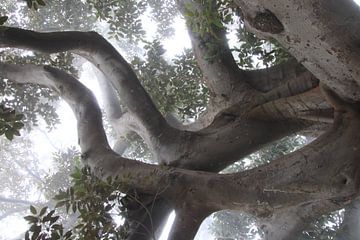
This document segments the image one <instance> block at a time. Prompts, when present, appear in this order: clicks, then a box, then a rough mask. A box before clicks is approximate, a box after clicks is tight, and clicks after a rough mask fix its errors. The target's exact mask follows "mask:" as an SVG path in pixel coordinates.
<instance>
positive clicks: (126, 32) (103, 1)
mask: <svg viewBox="0 0 360 240" xmlns="http://www.w3.org/2000/svg"><path fill="white" fill-rule="evenodd" d="M87 3H88V4H89V5H90V6H91V7H92V8H93V9H94V11H95V14H96V17H97V18H98V19H100V20H103V21H106V22H107V23H108V24H109V36H110V37H113V38H115V39H116V40H120V39H124V38H125V39H127V40H128V41H129V42H130V43H136V42H138V41H144V39H145V38H146V36H145V34H146V31H145V29H144V26H143V24H142V17H143V16H144V15H145V13H146V14H150V17H151V18H152V19H156V22H157V24H158V35H159V36H161V37H168V36H170V35H171V34H173V32H174V31H173V29H172V28H171V22H172V21H173V19H174V17H175V16H176V14H177V8H176V4H175V1H172V0H151V1H142V0H140V1H137V0H122V1H120V0H116V1H111V0H87ZM148 10H150V11H148Z"/></svg>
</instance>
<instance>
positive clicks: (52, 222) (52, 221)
mask: <svg viewBox="0 0 360 240" xmlns="http://www.w3.org/2000/svg"><path fill="white" fill-rule="evenodd" d="M59 218H60V216H55V217H52V218H50V225H52V224H54V223H55V222H56V221H57V220H58V219H59Z"/></svg>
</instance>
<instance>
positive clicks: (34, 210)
mask: <svg viewBox="0 0 360 240" xmlns="http://www.w3.org/2000/svg"><path fill="white" fill-rule="evenodd" d="M30 212H31V213H32V214H34V215H35V214H36V213H37V212H36V208H35V207H34V206H33V205H30Z"/></svg>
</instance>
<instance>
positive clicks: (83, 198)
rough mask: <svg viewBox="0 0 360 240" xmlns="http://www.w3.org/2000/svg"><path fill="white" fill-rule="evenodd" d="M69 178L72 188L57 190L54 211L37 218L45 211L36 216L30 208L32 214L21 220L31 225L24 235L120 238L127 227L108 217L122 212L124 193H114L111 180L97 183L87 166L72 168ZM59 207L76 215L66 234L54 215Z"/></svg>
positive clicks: (115, 189)
mask: <svg viewBox="0 0 360 240" xmlns="http://www.w3.org/2000/svg"><path fill="white" fill-rule="evenodd" d="M70 176H71V180H72V186H71V187H69V188H67V189H66V190H65V191H63V190H60V191H59V193H58V194H57V195H56V196H55V197H54V200H55V201H56V202H57V203H56V205H55V209H53V210H51V211H50V212H48V214H47V215H46V216H45V217H43V218H41V217H42V216H43V215H44V214H45V212H46V211H47V208H43V209H42V210H41V211H40V213H39V214H38V215H36V214H37V211H36V209H35V208H34V207H32V206H31V207H30V210H31V212H32V215H29V216H26V217H25V219H26V220H27V221H28V222H29V223H30V224H31V226H30V228H29V230H28V231H27V233H26V234H28V235H29V236H30V233H32V235H31V236H33V235H34V234H35V235H36V236H46V237H50V238H49V239H60V238H59V237H60V236H64V239H124V238H125V237H126V228H127V225H126V224H122V225H121V224H120V223H117V222H115V221H114V218H113V217H112V216H113V215H118V216H119V214H122V212H123V211H124V206H123V204H122V198H123V197H124V194H122V193H120V192H119V191H117V189H118V186H119V184H121V183H120V182H119V181H113V180H112V179H111V178H109V179H108V180H107V181H105V182H104V181H101V180H99V179H97V178H96V177H94V176H93V175H92V174H91V172H90V169H89V168H88V167H83V168H81V169H80V168H78V167H76V168H75V169H74V171H73V172H72V174H71V175H70ZM61 207H65V210H66V213H67V214H70V212H72V213H73V214H77V223H76V225H75V226H73V227H72V228H71V229H70V230H67V232H66V233H64V232H65V230H64V228H65V227H64V226H63V225H64V224H63V222H62V221H61V220H62V219H61V218H60V215H58V214H55V213H56V209H59V208H61ZM58 213H59V212H58ZM54 214H55V215H54ZM62 234H63V235H62ZM25 236H26V235H25ZM35 239H37V238H35ZM39 239H42V238H39Z"/></svg>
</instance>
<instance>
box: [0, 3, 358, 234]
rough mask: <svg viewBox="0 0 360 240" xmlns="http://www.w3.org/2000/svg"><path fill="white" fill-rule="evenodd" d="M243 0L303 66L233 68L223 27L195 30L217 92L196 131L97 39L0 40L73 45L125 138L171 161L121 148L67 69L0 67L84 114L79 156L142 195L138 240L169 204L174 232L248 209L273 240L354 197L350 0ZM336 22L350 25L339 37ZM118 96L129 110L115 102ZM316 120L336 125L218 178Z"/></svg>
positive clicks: (252, 24) (250, 20) (254, 21)
mask: <svg viewBox="0 0 360 240" xmlns="http://www.w3.org/2000/svg"><path fill="white" fill-rule="evenodd" d="M184 3H189V4H191V7H192V8H195V9H197V10H198V11H199V12H201V11H202V9H201V6H200V5H196V3H195V2H193V1H191V2H190V1H179V4H180V7H183V6H184V5H183V4H184ZM236 3H237V4H238V6H240V7H241V11H242V12H243V15H244V17H245V21H246V24H247V26H248V27H249V28H250V29H251V30H252V31H254V32H255V33H257V34H261V35H262V36H266V37H274V38H276V39H277V40H279V42H280V43H281V44H283V45H284V46H285V47H287V48H288V50H289V51H290V53H292V54H293V55H294V57H295V58H296V59H297V60H298V62H300V63H303V64H304V66H305V67H306V68H307V70H306V69H303V68H302V67H301V65H300V64H299V63H297V62H296V61H294V60H290V61H289V62H287V63H284V64H283V65H281V66H275V67H272V68H269V69H267V70H256V71H243V70H240V69H238V68H237V66H236V65H235V62H234V59H233V58H232V56H231V53H230V51H229V49H228V47H227V45H226V41H225V38H224V32H223V31H222V30H221V29H215V30H216V31H215V33H216V34H217V36H219V39H220V40H221V41H215V40H214V39H211V38H212V36H211V35H210V34H205V35H204V36H201V35H199V34H196V33H195V32H190V35H191V39H192V43H193V47H194V50H195V53H196V57H197V60H198V63H199V65H200V68H201V70H202V71H203V73H204V76H205V80H204V81H205V83H206V84H207V85H208V86H209V87H210V89H211V91H212V96H211V97H212V102H211V105H210V106H209V111H208V113H209V114H208V115H206V114H205V115H204V118H203V119H205V120H202V122H200V124H198V125H197V126H196V124H197V123H195V125H192V126H181V125H180V124H179V123H178V122H176V121H173V120H174V119H172V118H171V117H170V118H168V119H165V118H164V117H163V116H161V114H160V113H159V111H158V110H157V109H156V107H155V105H154V104H153V103H152V101H151V99H150V97H149V96H148V94H147V93H146V92H145V90H144V89H143V87H142V86H141V84H140V83H139V81H138V79H137V77H136V75H135V73H134V72H133V71H132V69H131V68H130V66H129V65H128V63H127V62H126V61H125V60H124V59H123V58H122V57H121V55H120V54H119V53H118V52H117V51H116V50H115V49H114V48H113V47H112V46H111V45H110V44H109V43H108V42H107V41H106V40H105V39H104V38H102V37H101V36H99V35H98V34H96V33H93V32H88V33H81V32H62V33H37V32H32V31H27V30H21V29H15V28H7V27H0V47H15V48H23V49H31V50H34V51H40V52H47V53H54V52H62V51H71V52H73V53H76V54H79V55H81V56H83V57H85V58H86V59H88V60H89V61H90V62H92V63H93V64H94V65H95V66H96V67H97V68H98V69H99V70H100V71H101V72H102V73H103V74H104V76H105V78H104V80H105V81H109V82H110V83H111V84H107V85H106V86H105V87H107V89H108V90H106V91H108V92H109V93H111V94H112V95H109V98H108V100H109V103H110V104H109V105H108V106H109V109H108V111H107V112H108V113H109V117H110V118H111V121H112V124H113V125H114V126H115V129H117V132H118V136H121V135H122V134H124V133H126V132H127V131H129V130H130V131H135V132H137V133H138V134H139V135H140V136H142V137H143V138H144V140H145V141H146V142H147V143H148V145H149V147H150V148H151V150H152V152H153V155H154V156H155V158H156V160H157V161H158V162H159V163H162V164H163V165H168V166H157V165H149V164H144V163H140V162H137V161H133V160H131V159H126V158H123V157H121V156H120V155H119V154H117V153H115V152H114V151H113V150H112V149H111V148H110V146H109V144H108V142H107V139H106V135H105V132H104V129H103V126H102V119H101V111H100V109H99V107H98V105H97V103H96V100H95V98H94V96H93V94H92V93H91V92H90V91H89V90H88V89H86V88H85V87H84V86H83V85H82V84H81V83H79V82H78V81H77V79H75V78H74V77H72V76H71V75H69V74H67V73H65V72H63V71H61V70H58V69H55V68H52V67H49V66H34V65H23V66H17V65H13V64H6V63H0V74H1V75H2V76H3V77H5V78H8V79H10V80H13V81H16V82H19V83H24V82H30V83H35V84H42V85H45V86H48V87H50V88H52V89H54V90H55V91H56V92H58V93H59V95H60V96H61V97H62V98H63V99H64V100H65V101H67V102H68V103H69V105H70V106H71V108H72V109H73V111H74V114H75V116H76V118H77V121H78V134H79V144H80V147H81V151H82V160H83V161H84V163H85V164H88V165H89V166H90V167H91V168H92V170H93V172H94V174H95V175H96V176H98V177H99V178H102V179H106V178H108V177H117V179H118V180H119V181H122V182H123V184H122V185H121V186H120V189H119V190H121V191H124V192H126V191H129V190H136V192H140V193H141V194H142V195H141V197H140V198H139V199H136V201H135V202H139V201H140V202H144V203H143V204H140V206H142V208H141V209H140V211H138V212H136V211H132V212H131V214H130V215H131V216H132V217H133V219H134V220H135V221H133V222H132V224H134V225H133V229H134V231H133V232H132V234H133V235H132V239H149V238H151V237H153V235H154V234H153V233H154V232H155V231H156V230H157V229H158V228H159V227H160V226H161V225H162V223H163V219H164V217H165V216H167V214H168V213H169V211H170V210H171V209H175V210H176V211H177V213H178V217H177V219H176V223H175V226H174V228H173V229H172V233H171V238H172V239H191V238H192V237H193V236H194V235H195V233H196V230H197V228H198V226H199V225H200V223H201V221H202V219H203V218H205V217H206V216H207V215H208V214H210V213H212V212H214V211H218V210H222V209H234V210H242V211H245V212H247V213H250V214H253V215H255V216H257V217H258V218H260V219H262V220H263V222H264V226H263V227H264V229H265V230H266V233H267V237H268V239H271V240H272V239H291V237H293V236H294V235H296V234H298V233H299V232H300V231H301V230H302V229H303V228H304V227H305V226H306V225H307V224H308V223H309V222H310V220H312V219H314V218H315V217H317V216H319V215H321V214H324V213H326V212H329V211H332V210H334V209H336V208H341V207H344V206H345V205H346V204H348V203H349V202H350V201H351V200H353V199H355V198H356V197H357V196H358V192H359V182H360V175H359V174H358V172H359V170H360V169H359V167H360V163H359V162H358V156H359V155H360V148H359V145H360V138H359V134H358V133H359V132H360V113H359V106H358V103H356V102H355V101H357V100H359V99H360V93H359V92H360V91H359V86H358V83H359V76H360V73H359V71H358V68H357V66H359V61H358V60H359V59H358V55H359V54H358V52H359V46H358V40H359V32H360V31H357V30H358V28H359V25H358V24H356V21H358V19H359V13H358V12H355V11H354V9H353V8H354V5H353V4H352V3H351V2H350V0H345V1H344V2H343V3H342V4H341V6H339V4H336V3H337V1H335V0H320V1H317V2H316V3H313V2H308V1H296V0H290V1H287V0H251V1H250V0H237V1H236ZM299 9H300V10H299ZM182 11H184V9H182ZM339 24H342V25H341V26H346V27H343V28H341V34H334V32H336V31H338V30H339V29H338V25H339ZM303 29H306V31H304V30H303ZM207 41H211V42H213V43H215V44H218V45H217V46H218V47H219V48H220V49H221V50H222V51H221V53H222V55H221V56H218V60H219V61H215V62H212V63H208V62H206V61H205V57H206V55H207V54H209V51H210V49H208V48H207V47H206V46H202V45H203V44H204V43H206V42H207ZM218 73H220V75H218ZM318 79H319V80H320V81H321V82H322V83H326V84H327V85H329V86H330V87H331V89H332V90H329V89H327V88H326V87H325V86H322V87H321V88H322V89H324V94H321V93H320V91H319V88H317V86H318ZM112 90H115V91H112ZM334 92H335V93H334ZM117 94H119V97H120V98H121V102H122V103H123V105H124V106H125V107H126V109H127V110H128V112H126V113H125V112H122V109H121V108H118V106H117V104H118V102H119V99H117V96H116V95H117ZM338 95H340V96H341V97H339V96H338ZM114 96H116V97H114ZM343 99H347V100H346V101H345V100H343ZM349 100H350V101H352V103H348V101H349ZM333 108H334V109H333ZM334 116H335V120H334ZM319 123H321V124H322V123H325V124H327V125H330V124H331V126H332V127H331V128H329V129H328V130H327V131H326V132H325V133H324V134H323V135H321V136H320V137H319V138H317V139H316V140H315V141H313V142H312V143H310V144H309V145H308V146H306V147H304V148H302V149H300V150H298V151H296V152H294V153H292V154H289V155H286V156H284V157H282V158H279V159H276V160H274V161H272V162H271V163H269V164H266V165H263V166H260V167H257V168H254V169H251V170H248V171H245V172H240V173H235V174H226V175H219V174H216V173H214V172H217V171H219V170H221V169H222V168H224V167H226V166H228V165H229V164H231V163H233V162H235V161H236V160H238V159H240V158H241V157H244V156H246V155H247V154H250V153H253V152H254V151H256V150H258V149H261V148H262V147H263V146H264V145H266V144H269V143H271V142H273V141H275V140H277V139H279V138H281V137H283V136H287V135H289V134H291V133H295V132H297V131H302V130H304V129H307V128H308V127H313V126H316V125H317V124H319ZM314 124H316V125H314ZM199 129H201V130H199ZM189 130H191V131H189ZM125 147H126V143H125V142H122V141H121V139H119V141H118V142H117V145H116V147H115V149H116V150H117V151H118V152H119V153H121V152H122V151H123V150H124V148H125ZM154 196H156V198H155V197H154ZM154 199H155V200H154ZM165 205H166V207H163V206H165ZM144 206H145V207H144ZM136 209H137V208H136ZM136 209H135V210H136ZM149 209H151V210H152V211H151V212H150V214H149ZM314 209H316V211H314ZM136 221H137V222H138V225H136ZM149 226H150V227H149ZM141 228H143V230H140V231H139V233H136V231H137V230H139V229H141ZM144 233H145V234H146V236H145V235H143V234H144ZM142 237H143V238H142Z"/></svg>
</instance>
